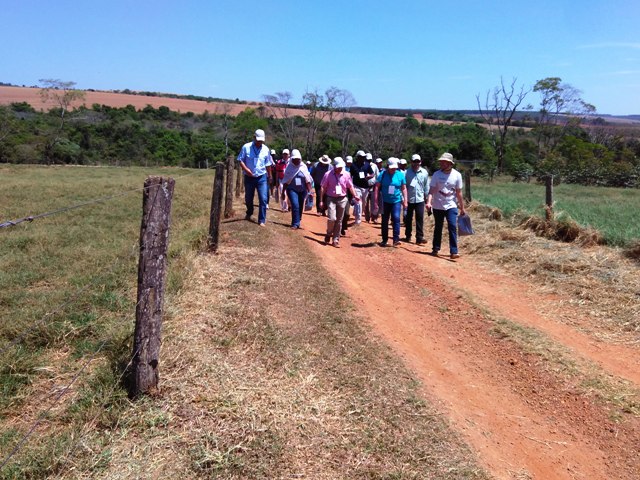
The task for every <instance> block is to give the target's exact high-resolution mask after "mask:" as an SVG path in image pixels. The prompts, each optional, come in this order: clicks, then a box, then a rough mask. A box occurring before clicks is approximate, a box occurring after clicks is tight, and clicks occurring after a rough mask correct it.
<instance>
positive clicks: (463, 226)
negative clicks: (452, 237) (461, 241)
mask: <svg viewBox="0 0 640 480" xmlns="http://www.w3.org/2000/svg"><path fill="white" fill-rule="evenodd" d="M473 234H474V231H473V227H472V226H471V217H470V216H469V215H466V214H465V215H460V216H459V217H458V235H460V236H465V235H473Z"/></svg>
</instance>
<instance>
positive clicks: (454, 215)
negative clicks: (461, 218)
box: [433, 208, 458, 253]
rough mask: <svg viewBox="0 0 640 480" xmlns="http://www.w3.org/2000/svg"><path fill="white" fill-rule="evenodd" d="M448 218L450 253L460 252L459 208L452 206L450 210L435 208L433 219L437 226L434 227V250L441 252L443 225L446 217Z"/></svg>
mask: <svg viewBox="0 0 640 480" xmlns="http://www.w3.org/2000/svg"><path fill="white" fill-rule="evenodd" d="M445 218H446V219H447V227H448V228H449V253H458V209H457V208H450V209H449V210H436V209H435V208H434V209H433V219H434V220H435V226H434V227H433V251H434V252H439V251H440V246H441V243H442V227H443V226H444V219H445Z"/></svg>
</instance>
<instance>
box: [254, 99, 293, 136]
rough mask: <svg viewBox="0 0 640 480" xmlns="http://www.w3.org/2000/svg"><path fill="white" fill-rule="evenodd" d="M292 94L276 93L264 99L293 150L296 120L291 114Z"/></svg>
mask: <svg viewBox="0 0 640 480" xmlns="http://www.w3.org/2000/svg"><path fill="white" fill-rule="evenodd" d="M291 98H293V95H292V94H291V92H276V93H275V94H273V95H263V96H262V99H263V101H264V103H265V106H266V108H267V110H268V111H269V112H270V113H271V115H272V116H273V117H274V118H275V119H276V121H277V122H276V123H277V125H278V127H279V128H280V131H281V132H282V136H283V137H284V139H285V141H286V143H287V146H288V147H289V148H293V147H294V146H295V140H296V118H295V115H292V113H291V104H290V102H291Z"/></svg>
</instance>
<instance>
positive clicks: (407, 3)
mask: <svg viewBox="0 0 640 480" xmlns="http://www.w3.org/2000/svg"><path fill="white" fill-rule="evenodd" d="M638 25H640V1H638V0H608V1H606V2H605V1H603V0H598V1H595V0H581V1H579V2H578V1H573V0H572V1H568V0H538V1H537V2H532V1H530V0H529V1H519V0H511V1H506V0H505V1H497V0H485V1H482V0H477V1H470V0H458V1H448V0H439V1H431V0H404V1H403V0H395V1H374V0H370V1H362V0H342V1H338V0H324V1H322V2H320V1H317V2H311V1H306V0H298V1H293V0H282V1H278V0H272V1H270V2H269V1H265V0H262V1H254V0H218V1H216V0H209V1H204V0H192V1H190V0H182V1H180V2H178V1H166V0H156V1H150V0H128V1H124V0H112V1H98V0H96V1H92V0H83V1H80V0H76V1H69V0H55V1H53V0H42V1H36V0H0V45H2V47H1V48H0V81H2V82H9V83H13V84H17V85H23V84H24V85H35V84H37V83H38V80H39V79H41V78H58V79H62V80H69V81H75V82H76V83H77V86H78V87H79V88H84V89H86V88H95V89H103V90H112V89H125V88H129V89H132V90H150V91H159V92H171V93H179V94H193V95H203V96H214V97H220V98H240V99H244V100H261V98H262V95H263V94H272V93H275V92H281V91H290V92H291V93H292V94H293V97H294V98H293V99H294V101H296V102H297V101H299V100H300V98H301V96H302V94H303V93H304V92H305V91H306V90H307V89H309V90H314V89H318V90H320V91H324V90H325V89H327V88H328V87H331V86H336V87H339V88H343V89H346V90H349V91H350V92H351V93H352V94H353V96H354V97H355V99H356V101H357V103H358V105H362V106H370V107H398V108H435V109H471V108H476V99H475V96H476V94H477V93H480V94H481V95H484V94H485V93H486V91H487V90H489V89H491V88H493V87H494V86H496V85H498V84H499V82H500V77H501V76H503V77H504V78H505V80H506V81H507V82H510V81H511V80H512V79H513V78H514V77H517V79H518V85H520V84H524V85H526V86H531V85H533V84H534V83H535V82H536V80H539V79H542V78H545V77H551V76H556V77H561V78H562V80H563V81H564V82H566V83H569V84H571V85H573V86H574V87H576V88H578V89H579V90H581V91H582V95H583V98H584V100H585V101H587V102H589V103H592V104H594V105H595V106H596V107H597V109H598V112H600V113H608V114H640V27H638ZM527 102H528V103H531V104H533V105H534V107H535V106H537V104H538V102H539V99H538V97H537V95H536V94H533V93H531V94H530V95H529V96H528V97H527Z"/></svg>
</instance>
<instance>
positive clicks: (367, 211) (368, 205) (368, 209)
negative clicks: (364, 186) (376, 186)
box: [364, 189, 371, 223]
mask: <svg viewBox="0 0 640 480" xmlns="http://www.w3.org/2000/svg"><path fill="white" fill-rule="evenodd" d="M368 192H369V194H368V195H367V201H366V202H364V219H365V221H366V222H367V223H369V221H371V190H370V189H369V190H368Z"/></svg>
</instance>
